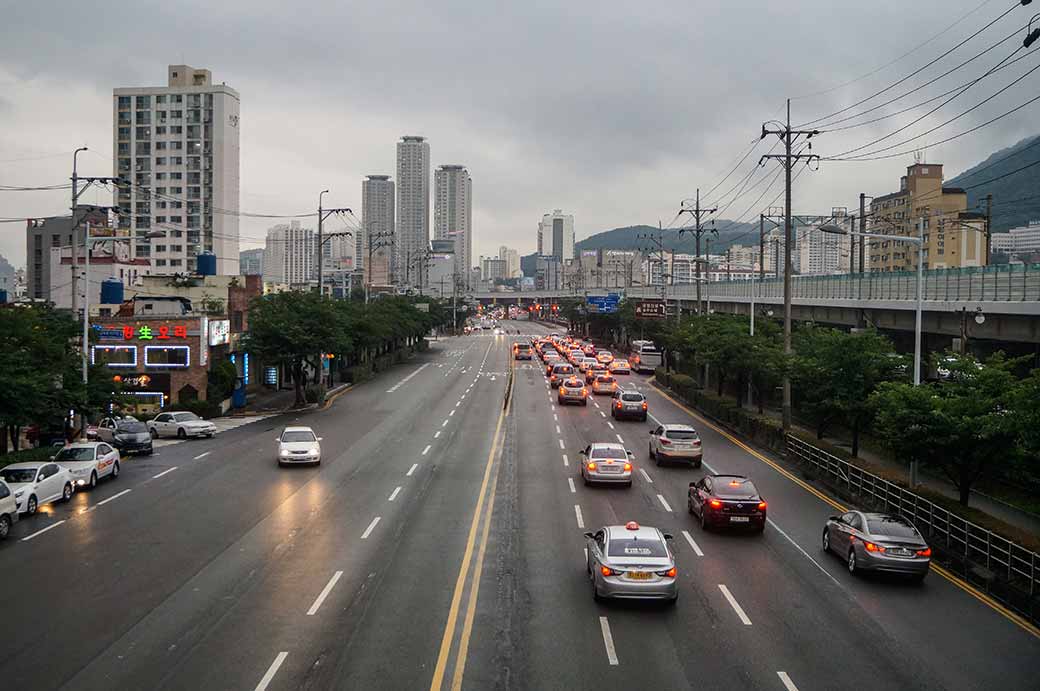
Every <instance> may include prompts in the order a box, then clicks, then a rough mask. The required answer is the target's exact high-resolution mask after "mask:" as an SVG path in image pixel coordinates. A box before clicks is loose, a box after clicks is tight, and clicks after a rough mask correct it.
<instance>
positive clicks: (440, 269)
mask: <svg viewBox="0 0 1040 691" xmlns="http://www.w3.org/2000/svg"><path fill="white" fill-rule="evenodd" d="M462 278H463V274H462V273H460V272H459V270H458V267H457V266H456V263H455V240H454V239H448V240H431V241H430V258H429V282H428V284H427V285H428V286H429V290H428V291H425V292H426V293H427V294H428V295H434V296H436V297H451V296H452V295H453V294H455V293H456V291H458V287H457V284H459V283H462ZM458 292H459V294H461V291H458Z"/></svg>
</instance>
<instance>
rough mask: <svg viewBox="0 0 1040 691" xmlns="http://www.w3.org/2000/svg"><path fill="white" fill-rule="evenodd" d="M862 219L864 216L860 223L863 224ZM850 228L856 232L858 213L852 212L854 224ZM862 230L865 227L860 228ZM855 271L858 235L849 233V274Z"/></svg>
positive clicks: (861, 239)
mask: <svg viewBox="0 0 1040 691" xmlns="http://www.w3.org/2000/svg"><path fill="white" fill-rule="evenodd" d="M862 219H863V217H862V216H860V223H861V224H862V223H863V220H862ZM850 230H851V231H852V232H853V233H855V232H856V214H852V226H851V227H850ZM860 230H863V228H860ZM859 241H860V242H863V238H860V239H859ZM854 273H856V236H855V234H853V235H849V275H850V276H851V275H852V274H854Z"/></svg>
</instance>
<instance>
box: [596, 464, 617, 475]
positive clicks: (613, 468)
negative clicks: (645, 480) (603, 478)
mask: <svg viewBox="0 0 1040 691" xmlns="http://www.w3.org/2000/svg"><path fill="white" fill-rule="evenodd" d="M600 470H602V471H603V472H605V473H616V472H618V471H619V470H621V466H619V465H607V464H603V465H601V466H600Z"/></svg>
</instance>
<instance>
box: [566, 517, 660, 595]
mask: <svg viewBox="0 0 1040 691" xmlns="http://www.w3.org/2000/svg"><path fill="white" fill-rule="evenodd" d="M585 537H586V538H587V539H588V559H587V561H586V564H585V569H586V571H587V572H588V575H589V580H590V581H592V596H593V598H595V599H596V600H597V601H598V600H601V599H603V598H631V599H646V600H664V601H666V602H668V603H674V602H675V601H676V600H678V599H679V585H678V583H677V582H676V576H677V575H678V569H677V567H676V564H675V555H674V554H673V553H672V550H671V548H670V547H669V546H668V540H671V539H672V536H671V535H669V534H668V533H662V532H661V531H660V530H658V529H657V528H651V527H649V526H641V525H639V524H638V523H636V522H635V521H629V522H628V523H626V524H625V525H608V526H604V527H603V528H600V529H599V530H597V531H594V532H588V533H585Z"/></svg>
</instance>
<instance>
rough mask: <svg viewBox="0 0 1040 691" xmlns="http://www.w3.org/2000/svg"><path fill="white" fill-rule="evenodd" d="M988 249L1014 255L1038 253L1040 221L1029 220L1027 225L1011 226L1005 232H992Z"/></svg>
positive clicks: (1039, 246)
mask: <svg viewBox="0 0 1040 691" xmlns="http://www.w3.org/2000/svg"><path fill="white" fill-rule="evenodd" d="M990 251H991V252H1001V253H1003V254H1007V255H1009V256H1014V257H1017V256H1018V255H1028V254H1037V253H1040V221H1030V222H1029V224H1028V225H1024V226H1019V227H1018V228H1012V229H1011V230H1009V231H1008V232H1006V233H993V234H992V235H991V236H990Z"/></svg>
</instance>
